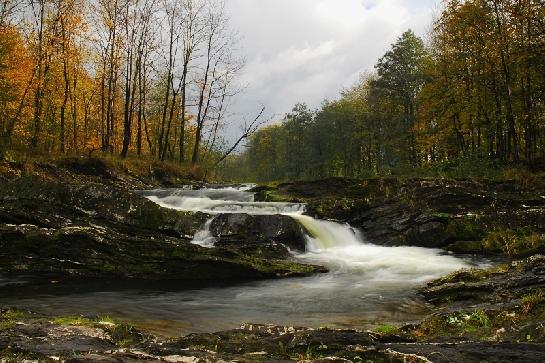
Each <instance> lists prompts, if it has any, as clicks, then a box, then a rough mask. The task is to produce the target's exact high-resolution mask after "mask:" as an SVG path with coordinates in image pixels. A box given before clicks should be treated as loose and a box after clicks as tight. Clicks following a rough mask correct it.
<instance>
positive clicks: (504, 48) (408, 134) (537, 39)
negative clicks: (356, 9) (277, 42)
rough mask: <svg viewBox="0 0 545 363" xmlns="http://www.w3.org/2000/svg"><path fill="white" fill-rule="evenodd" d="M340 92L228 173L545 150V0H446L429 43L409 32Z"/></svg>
mask: <svg viewBox="0 0 545 363" xmlns="http://www.w3.org/2000/svg"><path fill="white" fill-rule="evenodd" d="M375 70H376V71H375V72H374V73H373V74H367V75H364V76H363V77H362V78H361V80H360V81H359V82H357V83H356V84H355V85H354V86H353V87H352V88H350V89H348V90H345V91H343V92H342V93H341V96H340V98H339V99H337V100H335V101H327V102H324V103H323V105H322V106H321V108H320V109H318V110H311V109H309V108H308V107H307V106H306V105H304V104H298V105H296V106H295V108H294V109H293V111H292V112H291V113H289V114H288V115H286V117H285V120H284V122H282V123H280V124H275V125H271V126H268V127H266V128H263V129H261V130H260V131H259V132H258V133H257V134H255V135H254V136H253V138H251V141H250V143H249V145H248V148H247V150H246V151H245V153H244V154H243V155H241V156H239V157H238V158H236V159H235V158H232V159H231V160H230V162H231V166H232V168H231V170H236V174H233V173H227V176H231V177H233V176H241V175H243V177H245V178H248V179H255V180H260V181H267V180H286V179H303V178H323V177H328V176H348V177H359V176H371V175H377V174H390V173H395V172H399V171H400V170H406V171H408V170H411V169H412V170H414V169H418V168H431V167H434V166H437V165H442V164H445V163H452V162H458V161H461V160H466V161H467V160H469V162H470V163H474V162H475V163H479V162H483V163H494V164H495V165H497V164H506V163H509V164H515V165H529V166H532V165H535V164H536V163H538V162H541V161H542V160H543V159H544V157H545V5H544V4H543V1H539V0H467V1H459V0H449V1H446V2H445V3H444V9H443V11H442V13H441V14H440V16H439V18H438V19H437V20H436V21H435V22H434V26H433V31H432V34H431V37H430V41H429V44H428V45H427V46H426V45H425V44H424V42H423V41H422V40H421V39H419V38H418V37H417V36H416V35H415V34H414V33H413V32H412V31H407V32H406V33H404V34H403V35H402V36H401V37H400V38H399V39H398V40H397V41H396V43H395V44H393V45H392V47H391V49H390V50H389V51H388V52H387V53H386V54H385V55H384V56H383V57H382V58H380V59H379V61H378V62H377V64H376V66H375Z"/></svg>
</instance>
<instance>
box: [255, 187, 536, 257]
mask: <svg viewBox="0 0 545 363" xmlns="http://www.w3.org/2000/svg"><path fill="white" fill-rule="evenodd" d="M256 192H257V197H258V198H259V200H268V201H291V202H300V203H306V204H307V206H308V213H309V214H310V215H314V216H316V217H318V218H324V219H334V220H339V221H342V222H345V223H348V224H350V225H351V226H354V227H356V228H359V229H360V230H361V231H362V232H363V233H364V234H365V236H366V238H367V239H368V241H370V242H372V243H374V244H379V245H385V246H419V247H430V248H442V249H445V250H447V251H452V252H456V253H467V254H481V255H490V256H494V255H503V256H508V257H510V258H520V257H527V256H531V255H532V254H536V253H545V237H544V235H545V186H544V183H543V180H541V179H536V180H532V179H528V180H527V181H526V182H523V181H521V180H514V179H505V180H486V179H481V180H471V179H465V180H462V179H404V178H386V179H367V180H352V179H342V178H333V179H327V180H322V181H315V182H296V183H287V184H280V185H278V186H266V187H258V188H257V189H256Z"/></svg>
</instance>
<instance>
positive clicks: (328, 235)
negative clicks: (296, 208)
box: [290, 214, 362, 252]
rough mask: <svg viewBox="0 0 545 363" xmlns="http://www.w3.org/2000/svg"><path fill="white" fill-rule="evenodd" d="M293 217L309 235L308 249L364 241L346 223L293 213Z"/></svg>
mask: <svg viewBox="0 0 545 363" xmlns="http://www.w3.org/2000/svg"><path fill="white" fill-rule="evenodd" d="M290 216H291V217H292V218H293V219H295V220H296V221H297V222H299V223H300V224H301V225H302V226H303V227H305V229H306V230H307V232H308V233H309V235H307V237H306V238H307V250H308V251H311V252H314V251H319V250H327V249H331V248H336V247H346V246H356V245H359V244H361V243H362V238H361V234H360V233H359V231H357V230H354V229H353V228H352V227H350V226H349V225H346V224H339V223H335V222H331V221H322V220H318V219H314V218H312V217H309V216H305V215H302V214H301V215H298V214H292V215H290Z"/></svg>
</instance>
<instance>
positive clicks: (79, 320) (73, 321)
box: [53, 316, 96, 326]
mask: <svg viewBox="0 0 545 363" xmlns="http://www.w3.org/2000/svg"><path fill="white" fill-rule="evenodd" d="M53 323H55V324H58V325H74V326H92V325H94V324H95V323H96V321H95V320H92V319H89V318H86V317H84V316H60V317H57V318H55V319H54V320H53Z"/></svg>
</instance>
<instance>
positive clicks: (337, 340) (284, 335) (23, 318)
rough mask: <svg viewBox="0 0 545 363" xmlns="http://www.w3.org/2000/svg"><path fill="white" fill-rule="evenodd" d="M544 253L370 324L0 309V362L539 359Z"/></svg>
mask: <svg viewBox="0 0 545 363" xmlns="http://www.w3.org/2000/svg"><path fill="white" fill-rule="evenodd" d="M544 288H545V256H540V255H536V256H533V257H531V258H528V259H525V260H520V261H515V262H513V263H511V264H508V265H501V266H497V267H494V268H492V269H487V270H465V271H461V272H456V273H454V274H452V275H450V276H447V277H445V278H442V279H439V280H436V281H433V282H431V283H429V284H428V286H427V287H425V288H423V289H422V290H421V291H420V293H421V294H422V295H423V296H424V297H425V298H426V300H428V301H429V303H430V304H434V305H435V306H436V308H437V310H436V312H435V313H434V314H432V315H430V316H429V317H428V318H426V319H425V320H424V321H422V322H421V323H419V324H414V325H407V326H399V327H397V326H381V327H379V328H377V329H376V331H367V332H365V331H357V330H346V329H345V330H339V329H328V328H320V329H309V328H303V327H292V326H282V327H279V326H271V325H258V324H244V325H242V326H241V327H240V328H238V329H234V330H229V331H222V332H217V333H210V334H191V335H188V336H185V337H181V338H170V339H167V338H162V337H158V336H153V335H150V334H146V333H145V332H142V331H139V330H137V329H135V328H133V327H131V326H129V325H126V324H123V323H119V322H116V321H114V320H111V319H109V318H103V317H96V316H70V317H51V316H43V315H40V314H39V313H35V312H30V311H21V310H16V309H7V308H4V309H2V310H1V315H0V349H2V350H1V352H2V357H3V359H5V360H9V359H13V360H17V359H39V360H43V361H48V360H58V359H61V360H66V361H69V362H93V361H96V362H102V361H111V362H118V361H147V362H159V361H165V362H235V361H236V362H288V361H302V362H316V363H318V362H540V361H543V360H544V359H545V323H544V321H545V304H544V302H545V294H544V291H545V290H544Z"/></svg>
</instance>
